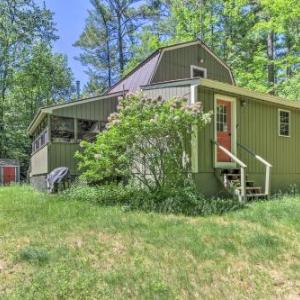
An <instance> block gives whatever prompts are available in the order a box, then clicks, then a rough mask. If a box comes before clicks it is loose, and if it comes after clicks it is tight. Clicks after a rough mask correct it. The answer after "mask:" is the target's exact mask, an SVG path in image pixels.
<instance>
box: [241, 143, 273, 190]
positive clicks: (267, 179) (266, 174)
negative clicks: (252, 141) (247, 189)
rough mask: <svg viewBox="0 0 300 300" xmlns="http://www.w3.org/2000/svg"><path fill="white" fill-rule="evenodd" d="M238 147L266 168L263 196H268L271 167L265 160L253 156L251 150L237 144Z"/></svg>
mask: <svg viewBox="0 0 300 300" xmlns="http://www.w3.org/2000/svg"><path fill="white" fill-rule="evenodd" d="M238 146H240V147H241V148H242V149H243V150H245V151H246V152H248V153H249V154H251V155H252V156H253V157H254V158H255V159H256V160H258V161H260V162H261V163H262V164H264V165H265V167H266V173H265V194H266V195H267V196H269V194H270V175H271V168H272V165H271V164H270V163H269V162H267V161H266V160H265V159H263V158H262V157H261V156H259V155H257V154H255V153H254V152H253V151H252V150H250V149H249V148H247V147H246V146H244V145H242V144H240V143H238Z"/></svg>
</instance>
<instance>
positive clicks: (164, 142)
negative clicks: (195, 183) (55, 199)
mask: <svg viewBox="0 0 300 300" xmlns="http://www.w3.org/2000/svg"><path fill="white" fill-rule="evenodd" d="M209 121H210V113H207V114H205V113H203V111H202V107H201V103H200V102H198V103H195V104H193V105H189V104H187V100H186V99H177V98H173V99H170V100H168V101H162V99H160V98H158V99H149V98H145V97H144V96H143V95H142V94H132V95H128V96H126V97H125V98H122V99H120V101H119V107H118V113H113V114H112V115H111V116H110V117H109V123H108V125H107V130H106V131H104V132H102V133H100V134H99V135H98V137H97V140H96V142H95V143H88V142H82V143H81V146H82V147H83V152H81V153H77V154H76V157H77V158H78V159H79V168H80V169H81V170H82V171H83V177H85V178H86V179H87V180H88V182H89V183H90V184H103V183H106V182H114V181H120V179H123V180H122V181H123V182H126V181H127V180H128V179H132V178H133V179H134V180H135V181H137V182H138V183H139V184H140V185H141V186H143V187H144V188H147V189H148V190H150V191H152V192H155V191H158V190H163V189H165V188H166V187H170V186H171V187H176V186H178V185H184V184H185V182H186V178H187V177H188V176H187V175H188V174H189V172H190V162H191V159H190V154H189V152H190V151H189V148H190V147H189V145H190V141H191V140H190V137H191V135H192V134H193V130H192V128H193V126H199V127H202V126H204V125H205V124H207V123H208V122H209ZM124 178H125V179H126V180H124Z"/></svg>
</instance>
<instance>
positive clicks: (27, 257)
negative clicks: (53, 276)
mask: <svg viewBox="0 0 300 300" xmlns="http://www.w3.org/2000/svg"><path fill="white" fill-rule="evenodd" d="M19 258H20V259H21V260H24V261H27V262H30V263H34V264H43V263H46V262H48V260H49V253H48V251H47V250H45V249H43V248H36V247H31V246H28V247H25V248H23V249H21V250H20V251H19Z"/></svg>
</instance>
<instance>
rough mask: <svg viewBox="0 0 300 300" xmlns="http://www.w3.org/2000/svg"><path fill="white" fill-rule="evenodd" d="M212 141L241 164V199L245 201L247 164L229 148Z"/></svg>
mask: <svg viewBox="0 0 300 300" xmlns="http://www.w3.org/2000/svg"><path fill="white" fill-rule="evenodd" d="M212 143H214V144H215V145H216V146H217V147H218V148H219V149H220V150H222V151H223V152H224V153H226V154H227V155H228V156H229V157H230V158H231V159H233V160H234V161H235V162H236V163H237V164H239V165H240V168H241V195H240V196H241V200H242V201H244V200H245V199H246V174H245V173H246V172H245V169H246V168H247V165H246V164H244V163H243V162H242V161H241V160H239V159H238V158H237V157H236V156H235V155H234V154H233V153H231V152H230V151H229V150H228V149H226V148H225V147H223V146H222V145H220V144H219V143H218V142H217V141H214V140H212Z"/></svg>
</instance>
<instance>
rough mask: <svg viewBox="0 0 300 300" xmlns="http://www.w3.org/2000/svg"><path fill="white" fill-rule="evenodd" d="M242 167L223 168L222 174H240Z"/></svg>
mask: <svg viewBox="0 0 300 300" xmlns="http://www.w3.org/2000/svg"><path fill="white" fill-rule="evenodd" d="M240 173H241V169H221V174H222V175H225V174H226V175H227V174H240Z"/></svg>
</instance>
